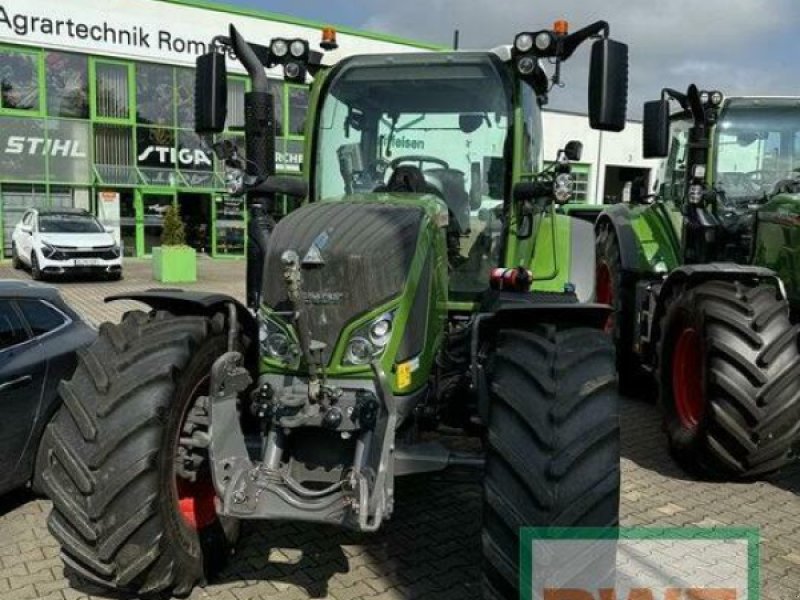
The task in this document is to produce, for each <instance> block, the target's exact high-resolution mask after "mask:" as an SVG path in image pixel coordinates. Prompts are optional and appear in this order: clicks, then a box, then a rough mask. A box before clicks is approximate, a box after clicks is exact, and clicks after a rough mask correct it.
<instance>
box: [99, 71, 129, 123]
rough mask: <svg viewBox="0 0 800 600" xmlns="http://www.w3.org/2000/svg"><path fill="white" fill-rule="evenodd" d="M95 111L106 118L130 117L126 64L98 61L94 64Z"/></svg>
mask: <svg viewBox="0 0 800 600" xmlns="http://www.w3.org/2000/svg"><path fill="white" fill-rule="evenodd" d="M95 81H96V98H95V104H96V112H97V116H98V117H103V118H107V119H125V120H127V119H129V118H130V110H131V109H130V96H129V87H128V66H127V65H116V64H110V63H98V64H97V65H96V66H95Z"/></svg>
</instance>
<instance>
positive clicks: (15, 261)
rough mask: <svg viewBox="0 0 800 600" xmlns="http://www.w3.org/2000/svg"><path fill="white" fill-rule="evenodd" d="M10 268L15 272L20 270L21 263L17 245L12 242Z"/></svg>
mask: <svg viewBox="0 0 800 600" xmlns="http://www.w3.org/2000/svg"><path fill="white" fill-rule="evenodd" d="M11 267H12V268H13V269H14V270H16V271H19V270H20V269H21V268H22V261H21V260H20V258H19V253H18V252H17V245H16V244H15V243H14V242H11Z"/></svg>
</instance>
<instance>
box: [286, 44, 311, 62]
mask: <svg viewBox="0 0 800 600" xmlns="http://www.w3.org/2000/svg"><path fill="white" fill-rule="evenodd" d="M289 52H290V53H291V54H292V56H294V57H295V58H302V57H303V56H305V54H306V53H307V52H308V45H307V44H306V42H304V41H303V40H294V41H292V43H291V45H290V46H289Z"/></svg>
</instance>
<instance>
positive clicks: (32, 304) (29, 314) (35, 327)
mask: <svg viewBox="0 0 800 600" xmlns="http://www.w3.org/2000/svg"><path fill="white" fill-rule="evenodd" d="M18 302H19V307H20V308H21V309H22V314H23V315H24V316H25V320H26V321H27V322H28V327H30V330H31V333H32V334H33V335H34V337H37V336H40V335H44V334H45V333H48V332H50V331H53V330H54V329H56V328H57V327H60V326H61V325H63V324H64V323H66V321H65V319H64V315H62V314H61V313H60V312H58V311H57V310H56V309H54V308H53V307H52V306H50V305H49V304H46V303H45V302H42V301H41V300H19V301H18Z"/></svg>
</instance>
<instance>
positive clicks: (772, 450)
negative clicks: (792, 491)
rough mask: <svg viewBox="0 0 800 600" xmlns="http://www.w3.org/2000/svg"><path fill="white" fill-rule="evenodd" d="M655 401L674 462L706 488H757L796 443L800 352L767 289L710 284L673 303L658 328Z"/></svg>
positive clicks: (784, 309) (793, 330) (783, 306)
mask: <svg viewBox="0 0 800 600" xmlns="http://www.w3.org/2000/svg"><path fill="white" fill-rule="evenodd" d="M661 331H662V332H663V333H662V341H661V343H660V344H659V368H658V382H659V399H660V404H661V408H662V411H663V415H664V428H665V429H666V432H667V436H668V438H669V444H670V450H671V453H672V455H673V457H674V458H675V460H676V461H677V462H678V463H679V464H680V465H681V466H682V467H683V468H684V469H686V470H687V471H689V472H692V473H696V474H698V475H700V476H702V477H706V478H710V479H752V478H755V477H761V476H764V475H767V474H769V473H771V472H773V471H776V470H778V469H780V468H781V467H783V466H784V465H786V464H787V463H788V462H789V461H790V460H791V459H792V457H793V454H794V452H795V450H796V448H795V447H796V445H797V444H798V443H800V352H798V347H797V331H798V330H797V327H793V326H792V324H791V322H790V321H789V308H788V305H787V303H786V301H784V300H780V299H779V298H778V297H777V295H776V290H775V288H774V287H772V286H768V285H756V286H753V285H748V284H745V283H740V282H722V281H711V282H707V283H704V284H701V285H699V286H697V287H695V288H692V289H690V290H688V291H685V292H683V293H680V294H679V295H677V296H675V297H674V298H673V299H672V300H671V301H670V303H669V305H668V307H667V311H666V315H665V317H664V319H663V321H662V329H661Z"/></svg>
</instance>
